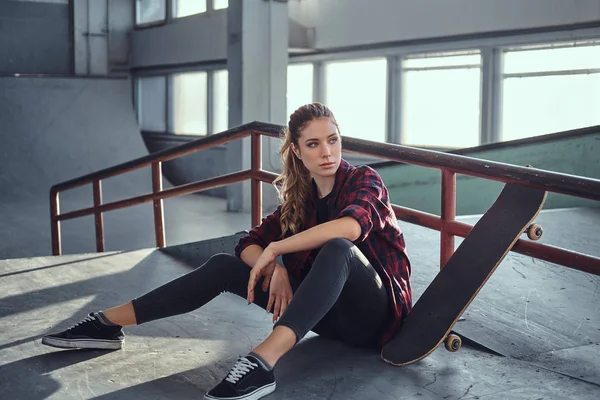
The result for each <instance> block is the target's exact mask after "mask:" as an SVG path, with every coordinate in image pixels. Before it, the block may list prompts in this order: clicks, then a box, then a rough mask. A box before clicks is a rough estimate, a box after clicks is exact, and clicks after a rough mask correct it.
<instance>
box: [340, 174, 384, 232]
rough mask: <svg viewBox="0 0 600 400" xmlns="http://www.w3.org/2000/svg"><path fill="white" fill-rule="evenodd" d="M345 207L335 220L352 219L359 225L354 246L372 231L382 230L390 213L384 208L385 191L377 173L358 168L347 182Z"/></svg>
mask: <svg viewBox="0 0 600 400" xmlns="http://www.w3.org/2000/svg"><path fill="white" fill-rule="evenodd" d="M346 193H348V196H347V198H346V199H345V201H344V204H346V206H345V207H344V208H343V209H342V210H341V211H340V212H339V213H338V215H337V216H336V217H335V218H342V217H346V216H349V217H352V218H354V219H355V220H356V221H358V223H359V224H360V228H361V233H360V236H359V237H358V239H356V240H355V241H354V244H358V243H360V242H362V241H364V240H365V239H366V238H367V237H368V236H369V234H370V233H371V232H372V231H374V230H381V229H383V228H384V225H385V221H386V219H387V217H388V214H389V213H390V210H389V208H388V207H387V206H386V201H387V191H386V189H385V187H384V185H383V181H382V179H381V177H380V176H379V174H378V173H377V171H375V170H374V169H372V168H370V167H361V168H359V169H358V170H357V171H356V172H355V174H354V176H352V177H351V178H350V180H349V182H348V191H347V192H346Z"/></svg>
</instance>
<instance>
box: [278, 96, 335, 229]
mask: <svg viewBox="0 0 600 400" xmlns="http://www.w3.org/2000/svg"><path fill="white" fill-rule="evenodd" d="M323 118H325V119H329V120H331V122H332V123H333V124H335V126H336V127H338V124H337V122H336V120H335V117H334V116H333V113H332V112H331V110H330V109H329V108H327V107H326V106H324V105H323V104H321V103H311V104H306V105H304V106H302V107H300V108H298V109H297V110H296V111H294V113H293V114H292V115H290V120H289V123H288V126H287V127H286V128H284V129H283V131H282V139H283V145H282V147H281V151H280V152H279V154H280V155H281V160H282V161H283V171H282V172H281V174H280V175H279V176H278V177H277V178H276V179H275V180H274V181H273V185H274V186H275V188H276V189H277V191H278V193H279V199H280V200H281V201H282V204H281V216H280V218H279V220H280V225H281V237H282V238H283V237H285V235H286V233H287V232H290V233H291V234H296V233H298V232H300V230H301V229H302V227H303V225H304V223H305V221H306V216H307V215H306V205H307V204H308V202H309V197H310V193H311V176H310V172H309V171H308V169H307V168H306V167H305V166H304V164H303V163H302V160H300V159H299V158H298V157H296V155H295V154H294V152H293V150H292V144H293V145H295V146H296V148H298V142H299V139H300V133H301V131H302V129H304V128H305V127H306V125H307V124H308V123H309V122H311V121H313V120H316V119H323ZM338 131H339V127H338Z"/></svg>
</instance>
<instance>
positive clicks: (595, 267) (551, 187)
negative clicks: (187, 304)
mask: <svg viewBox="0 0 600 400" xmlns="http://www.w3.org/2000/svg"><path fill="white" fill-rule="evenodd" d="M282 128H283V127H282V126H280V125H273V124H267V123H261V122H252V123H249V124H246V125H242V126H240V127H238V128H234V129H230V130H228V131H226V132H223V133H219V134H216V135H211V136H207V137H204V138H201V139H198V140H195V141H193V142H189V143H186V144H184V145H182V146H178V147H174V148H171V149H167V150H164V151H161V152H157V153H153V154H150V155H148V156H145V157H142V158H139V159H136V160H132V161H129V162H126V163H123V164H120V165H117V166H114V167H111V168H107V169H104V170H101V171H97V172H95V173H92V174H89V175H85V176H82V177H80V178H76V179H73V180H70V181H67V182H63V183H59V184H57V185H55V186H53V187H52V188H51V190H50V210H51V217H50V218H51V221H50V222H51V231H52V254H53V255H60V254H61V251H62V250H61V248H62V246H61V233H60V222H61V221H65V220H69V219H73V218H78V217H83V216H86V215H94V216H95V228H96V250H97V251H98V252H102V251H104V224H103V218H102V213H104V212H106V211H112V210H117V209H121V208H125V207H129V206H134V205H138V204H142V203H147V202H153V204H154V225H155V235H156V246H157V247H159V248H160V247H165V245H166V241H165V233H164V232H165V230H164V217H163V200H164V199H167V198H171V197H176V196H181V195H186V194H190V193H195V192H200V191H203V190H207V189H212V188H216V187H221V186H225V185H229V184H232V183H237V182H242V181H245V180H247V179H250V180H251V199H252V206H251V223H252V226H256V225H258V224H259V223H260V221H261V218H262V189H261V182H266V183H272V182H273V180H274V179H275V178H276V177H277V174H275V173H272V172H268V171H264V170H263V169H262V161H261V160H262V154H261V138H262V136H263V135H264V136H269V137H279V133H280V132H281V129H282ZM248 136H250V137H251V151H252V158H251V166H250V169H248V170H243V171H239V172H235V173H230V174H226V175H222V176H219V177H216V178H211V179H205V180H202V181H198V182H193V183H188V184H185V185H180V186H176V187H173V188H170V189H163V187H162V163H163V162H165V161H168V160H172V159H174V158H178V157H182V156H185V155H187V154H190V153H193V152H196V151H200V150H203V149H208V148H211V147H214V146H217V145H219V144H223V143H226V142H229V141H232V140H239V139H243V138H246V137H248ZM343 148H344V150H345V151H349V152H354V153H359V154H363V155H368V156H373V157H377V158H381V159H386V160H389V161H396V162H400V163H404V164H413V165H419V166H423V167H428V168H436V169H439V170H440V171H441V174H442V180H441V185H442V199H441V200H442V204H441V215H440V216H437V215H433V214H429V213H425V212H422V211H418V210H414V209H411V208H406V207H401V206H398V205H393V208H394V211H395V213H396V216H397V218H398V219H400V220H403V221H406V222H409V223H412V224H417V225H421V226H424V227H427V228H430V229H435V230H437V231H439V232H440V235H441V243H440V268H441V267H443V265H444V264H445V263H446V261H447V260H448V259H449V258H450V257H451V255H452V253H453V252H454V247H455V246H454V239H455V236H460V237H466V236H467V235H468V234H469V232H470V230H471V228H472V225H469V224H466V223H463V222H459V221H456V174H464V175H470V176H474V177H479V178H484V179H489V180H495V181H499V182H504V183H516V184H520V185H524V186H529V187H533V188H537V189H541V190H546V191H548V192H555V193H561V194H566V195H570V196H575V197H581V198H586V199H591V200H596V201H600V180H596V179H591V178H583V177H579V176H574V175H568V174H562V173H557V172H550V171H545V170H540V169H536V168H530V167H518V166H514V165H509V164H504V163H499V162H492V161H486V160H481V159H476V158H471V157H466V156H461V155H456V154H449V153H443V152H437V151H432V150H424V149H418V148H413V147H408V146H402V145H395V144H389V143H376V142H371V141H366V140H362V139H355V138H350V137H344V145H343ZM147 166H151V167H152V193H148V194H144V195H141V196H136V197H132V198H129V199H125V200H119V201H115V202H111V203H105V204H103V203H102V180H103V179H107V178H110V177H113V176H116V175H120V174H124V173H126V172H130V171H133V170H136V169H139V168H144V167H147ZM87 184H91V185H92V187H93V197H94V205H93V206H92V207H89V208H84V209H80V210H75V211H70V212H68V213H64V214H60V210H59V194H60V192H62V191H66V190H70V189H73V188H76V187H79V186H83V185H87ZM599 204H600V203H599ZM512 251H515V252H517V253H521V254H524V255H527V256H531V257H535V258H538V259H541V260H545V261H549V262H552V263H556V264H560V265H563V266H566V267H569V268H573V269H577V270H580V271H585V272H589V273H592V274H596V275H600V258H597V257H593V256H590V255H586V254H582V253H578V252H574V251H571V250H567V249H564V248H559V247H555V246H551V245H547V244H541V243H534V242H531V241H528V240H523V239H519V240H518V241H517V242H516V243H515V245H514V247H513V249H512Z"/></svg>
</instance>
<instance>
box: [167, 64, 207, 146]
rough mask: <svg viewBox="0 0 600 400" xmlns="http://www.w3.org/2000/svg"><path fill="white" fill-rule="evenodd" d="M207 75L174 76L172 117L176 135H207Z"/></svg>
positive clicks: (203, 72)
mask: <svg viewBox="0 0 600 400" xmlns="http://www.w3.org/2000/svg"><path fill="white" fill-rule="evenodd" d="M207 97H208V96H207V73H206V72H205V71H200V72H186V73H181V74H175V75H173V76H172V99H173V102H172V107H171V110H172V115H173V117H172V118H173V119H172V121H173V129H172V132H173V133H175V134H180V135H181V134H183V135H206V133H207V131H208V119H207V117H208V111H207V110H208V107H207Z"/></svg>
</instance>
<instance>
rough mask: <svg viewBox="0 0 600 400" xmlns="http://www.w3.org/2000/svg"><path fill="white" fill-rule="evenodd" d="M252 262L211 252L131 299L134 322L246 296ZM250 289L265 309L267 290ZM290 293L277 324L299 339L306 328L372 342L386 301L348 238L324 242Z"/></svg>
mask: <svg viewBox="0 0 600 400" xmlns="http://www.w3.org/2000/svg"><path fill="white" fill-rule="evenodd" d="M249 278H250V267H249V266H248V265H247V264H246V263H245V262H243V261H242V260H240V259H239V258H237V257H235V256H233V255H230V254H224V253H223V254H217V255H214V256H212V257H211V258H210V259H209V260H208V261H207V262H206V263H204V264H203V265H202V266H200V267H198V268H196V269H195V270H193V271H191V272H189V273H187V274H185V275H183V276H180V277H179V278H177V279H174V280H172V281H171V282H169V283H166V284H165V285H162V286H160V287H158V288H156V289H154V290H152V291H150V292H148V293H146V294H145V295H143V296H141V297H138V298H136V299H134V300H133V301H132V303H133V308H134V310H135V316H136V321H137V323H138V324H142V323H145V322H148V321H152V320H156V319H160V318H165V317H170V316H173V315H179V314H183V313H187V312H190V311H193V310H195V309H197V308H199V307H202V306H203V305H204V304H206V303H208V302H209V301H211V300H212V299H214V298H215V297H216V296H218V295H219V294H221V293H223V292H231V293H235V294H236V295H238V296H241V297H243V298H244V299H246V298H247V292H248V280H249ZM261 283H262V280H261V281H259V283H258V284H257V285H256V288H255V290H254V303H255V304H257V305H259V306H260V307H262V308H263V309H266V307H267V303H268V301H269V291H267V292H264V291H263V290H262V288H261ZM290 283H291V286H292V291H293V293H294V295H293V297H292V300H291V302H290V304H289V305H288V308H287V309H286V311H285V313H284V314H283V315H282V316H281V318H280V319H279V320H278V321H277V323H276V324H275V326H278V325H283V326H287V327H289V328H290V329H292V330H293V331H294V333H295V334H296V342H298V341H300V339H302V338H303V337H304V336H305V335H306V334H307V333H308V331H311V330H312V331H313V332H315V333H317V334H319V335H320V336H323V337H327V338H330V339H335V340H341V341H343V342H345V343H347V344H350V345H354V346H361V347H376V346H377V342H378V337H379V334H380V333H381V329H382V326H383V324H384V322H385V320H386V317H387V315H388V310H389V308H388V307H389V305H388V297H387V292H386V289H385V287H384V286H383V285H382V282H381V279H380V278H379V276H378V275H377V273H376V272H375V270H374V269H373V267H372V266H371V264H370V263H369V261H368V260H367V259H366V257H365V256H364V255H363V254H362V252H361V251H360V250H359V249H358V248H357V247H356V246H354V245H353V244H352V243H351V242H350V241H348V240H346V239H333V240H330V241H329V242H327V243H326V244H325V245H324V246H323V248H322V249H321V251H320V252H319V254H318V255H317V257H316V259H315V261H314V263H313V265H312V268H311V270H310V272H309V273H308V275H307V276H306V278H305V279H304V281H303V282H302V283H298V282H295V281H292V279H291V278H290Z"/></svg>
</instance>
